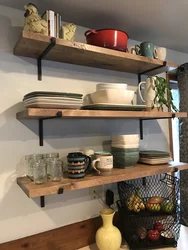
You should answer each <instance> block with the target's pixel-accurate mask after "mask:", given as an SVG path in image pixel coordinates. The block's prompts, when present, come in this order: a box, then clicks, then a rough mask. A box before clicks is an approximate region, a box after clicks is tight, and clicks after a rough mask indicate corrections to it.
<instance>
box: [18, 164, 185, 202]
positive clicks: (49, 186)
mask: <svg viewBox="0 0 188 250" xmlns="http://www.w3.org/2000/svg"><path fill="white" fill-rule="evenodd" d="M176 168H178V169H179V170H184V169H188V164H187V163H175V162H170V163H169V164H164V165H155V166H150V165H144V164H137V165H136V166H135V167H134V168H130V169H118V168H114V169H113V171H112V173H111V175H109V176H95V175H87V176H86V177H85V178H83V179H77V180H73V179H69V178H68V177H67V176H66V174H65V177H64V179H63V181H62V182H51V181H49V182H47V183H46V184H42V185H35V184H34V183H33V182H32V181H31V180H29V179H28V178H27V177H20V178H18V179H17V183H18V185H19V186H20V187H21V189H23V191H24V192H25V193H26V195H27V196H28V197H29V198H34V197H39V196H45V195H50V194H57V193H58V190H59V188H63V189H64V191H72V190H77V189H82V188H89V187H95V186H100V185H105V184H109V183H116V182H120V181H125V180H130V179H137V178H141V177H146V176H151V175H155V174H163V173H170V172H174V171H175V169H176Z"/></svg>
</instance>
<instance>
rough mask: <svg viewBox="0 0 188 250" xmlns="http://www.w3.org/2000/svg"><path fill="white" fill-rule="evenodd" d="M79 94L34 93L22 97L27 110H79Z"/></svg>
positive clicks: (81, 100)
mask: <svg viewBox="0 0 188 250" xmlns="http://www.w3.org/2000/svg"><path fill="white" fill-rule="evenodd" d="M82 96H83V95H81V94H75V93H65V92H47V91H35V92H31V93H28V94H27V95H25V96H24V98H23V102H24V106H25V107H27V108H52V109H53V108H54V109H55V108H61V109H80V108H81V106H82V104H83V99H82Z"/></svg>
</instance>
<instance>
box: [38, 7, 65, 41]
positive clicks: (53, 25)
mask: <svg viewBox="0 0 188 250" xmlns="http://www.w3.org/2000/svg"><path fill="white" fill-rule="evenodd" d="M42 18H43V19H44V20H46V21H47V22H48V35H49V36H52V37H57V38H61V34H62V31H61V30H62V20H61V16H60V15H59V14H58V13H55V12H54V11H52V10H46V11H45V13H44V14H43V15H42Z"/></svg>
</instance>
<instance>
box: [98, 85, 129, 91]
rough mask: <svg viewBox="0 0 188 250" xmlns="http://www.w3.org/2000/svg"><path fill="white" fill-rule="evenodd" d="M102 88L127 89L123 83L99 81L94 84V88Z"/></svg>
mask: <svg viewBox="0 0 188 250" xmlns="http://www.w3.org/2000/svg"><path fill="white" fill-rule="evenodd" d="M103 89H127V84H125V83H99V84H97V85H96V90H97V91H98V90H103Z"/></svg>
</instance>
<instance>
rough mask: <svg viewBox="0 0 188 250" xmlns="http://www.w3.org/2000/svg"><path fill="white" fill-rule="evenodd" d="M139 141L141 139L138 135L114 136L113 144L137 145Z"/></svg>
mask: <svg viewBox="0 0 188 250" xmlns="http://www.w3.org/2000/svg"><path fill="white" fill-rule="evenodd" d="M139 141H140V137H139V135H138V134H134V135H117V136H112V142H113V143H118V144H136V143H139Z"/></svg>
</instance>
